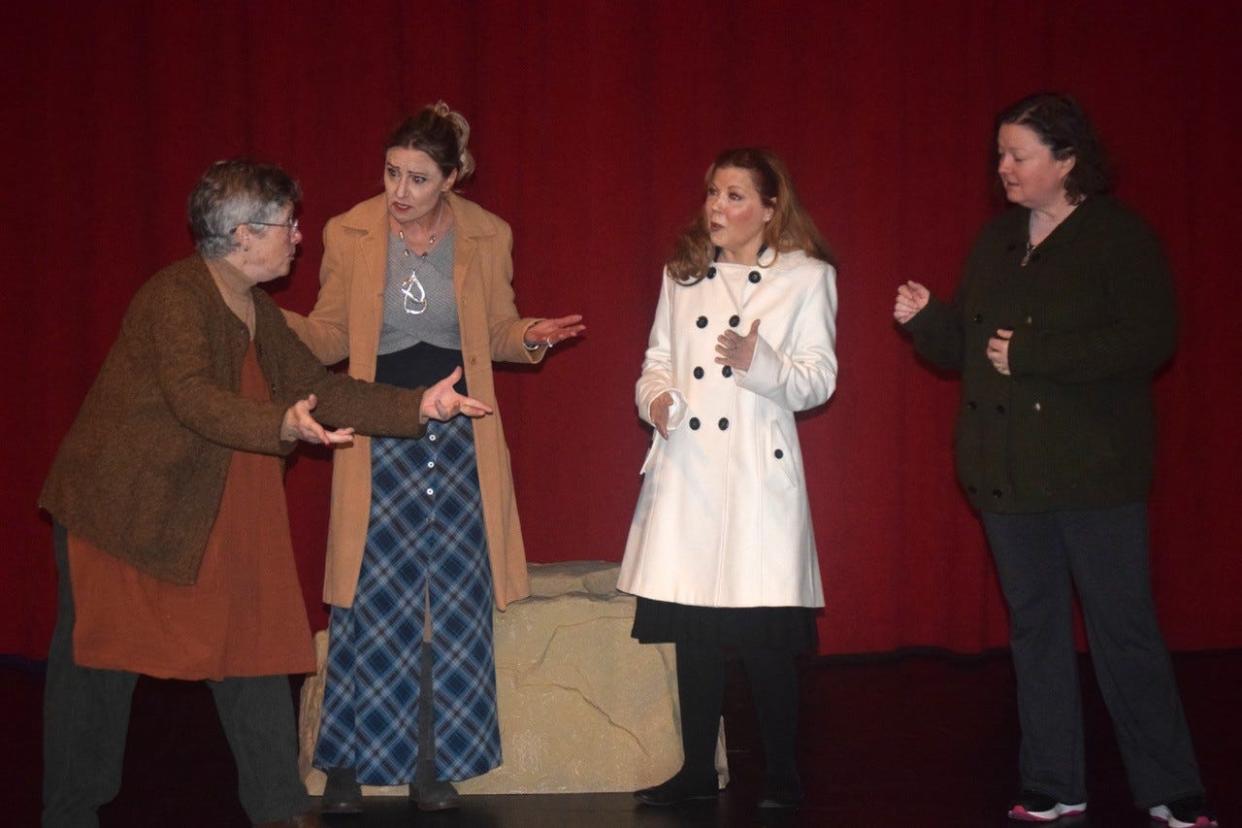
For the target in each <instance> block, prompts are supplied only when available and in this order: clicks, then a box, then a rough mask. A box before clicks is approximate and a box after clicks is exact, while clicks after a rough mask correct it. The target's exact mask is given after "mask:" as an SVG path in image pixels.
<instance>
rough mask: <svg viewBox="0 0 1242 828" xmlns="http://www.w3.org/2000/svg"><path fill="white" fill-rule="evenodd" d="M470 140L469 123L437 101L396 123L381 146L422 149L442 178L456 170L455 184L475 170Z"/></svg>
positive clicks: (462, 180) (442, 102) (443, 103)
mask: <svg viewBox="0 0 1242 828" xmlns="http://www.w3.org/2000/svg"><path fill="white" fill-rule="evenodd" d="M469 143H470V122H469V121H467V120H466V118H465V116H463V115H462V114H461V113H460V112H457V111H455V110H453V109H452V108H451V107H450V106H449V105H448V104H446V103H445V102H444V101H436V102H435V103H434V104H429V105H427V106H425V107H423V108H422V109H421V110H419V111H418V112H417V113H416V114H414V115H411V116H410V117H408V118H406V119H405V120H404V121H402V122H401V123H400V124H398V125H397V128H396V129H394V130H393V131H392V134H391V135H389V136H388V143H387V144H385V145H384V148H385V149H393V148H394V147H396V148H401V149H416V150H422V151H423V152H425V153H427V155H428V156H429V157H430V158H431V160H432V161H434V162H435V164H436V166H437V167H439V168H440V173H441V174H442V175H443V176H444V177H445V178H448V177H449V176H450V175H452V174H453V170H456V171H457V182H456V183H457V184H462V183H463V182H465V180H466V179H467V178H469V177H470V174H471V173H473V172H474V155H473V154H472V153H471V152H470V149H469V147H468V146H467V145H468V144H469Z"/></svg>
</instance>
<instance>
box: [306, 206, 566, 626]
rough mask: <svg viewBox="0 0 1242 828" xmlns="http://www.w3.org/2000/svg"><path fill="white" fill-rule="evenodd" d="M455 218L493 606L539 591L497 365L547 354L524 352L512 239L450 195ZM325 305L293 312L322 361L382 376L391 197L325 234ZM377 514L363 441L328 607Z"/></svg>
mask: <svg viewBox="0 0 1242 828" xmlns="http://www.w3.org/2000/svg"><path fill="white" fill-rule="evenodd" d="M448 199H449V206H450V207H451V208H452V210H453V215H454V218H455V220H456V230H455V242H454V246H453V286H454V290H455V293H456V296H457V316H458V320H459V323H460V326H461V351H462V359H463V362H464V365H465V373H466V383H467V385H468V386H469V389H470V396H472V397H474V398H476V399H479V400H482V401H483V402H485V403H487V404H488V405H490V406H492V408H493V409H495V413H493V414H490V415H488V416H486V417H481V418H478V419H476V420H474V421H473V425H474V445H475V452H476V456H477V463H478V473H479V488H480V489H481V491H482V501H483V522H484V525H485V527H486V530H487V547H488V557H489V559H490V562H491V567H492V581H493V584H494V594H495V600H496V605H497V606H498V607H499V608H501V609H504V608H505V606H506V605H508V603H509V602H510V601H515V600H517V599H519V598H524V597H526V596H527V595H529V594H530V586H529V583H528V579H527V574H526V553H525V549H524V548H523V545H522V529H521V525H520V524H519V522H518V513H517V502H516V500H515V499H514V494H513V475H512V473H511V471H510V467H509V449H508V447H507V446H506V445H505V437H504V431H503V429H502V427H501V421H500V410H499V408H497V406H496V391H495V387H494V383H493V381H492V361H493V360H499V361H505V362H523V363H532V362H539V361H540V360H542V359H543V356H544V353H545V349H544V348H543V347H540V348H539V349H538V350H535V351H530V350H527V348H526V346H525V345H524V344H523V341H522V337H523V335H524V334H525V332H526V329H527V328H529V327H530V326H531V325H533V324H534V323H535V322H536V321H538V320H536V319H532V318H522V317H520V316H518V312H517V308H516V307H515V305H514V299H513V287H512V284H511V283H512V280H513V259H512V255H511V253H512V248H513V235H512V232H511V231H510V229H509V225H508V224H506V223H505V222H504V221H503V220H502V219H500V218H499V217H497V216H495V215H492V214H491V213H489V212H487V211H486V210H484V209H483V208H482V207H479V206H478V205H477V204H474V203H473V202H470V201H467V200H466V199H464V198H461V197H459V196H457V195H454V194H450V195H449V196H448ZM323 247H324V254H323V264H322V266H321V268H320V273H319V281H320V289H319V298H318V300H317V301H316V302H315V308H314V310H312V311H311V313H310V315H309V316H301V315H299V314H296V313H292V312H289V311H286V312H285V316H286V319H287V320H288V322H289V326H290V327H291V328H292V329H293V330H294V331H295V332H296V333H297V334H298V336H299V337H301V338H302V341H303V342H305V343H306V344H307V346H309V347H310V349H311V351H312V352H313V353H314V354H315V356H317V357H318V358H319V359H320V360H321V361H322V362H323V363H324V364H327V365H331V364H334V363H336V362H340V361H341V360H343V359H345V358H346V357H349V375H350V376H352V377H356V378H358V379H365V380H373V379H374V378H375V360H376V354H377V352H378V349H379V336H380V327H381V324H382V321H383V306H382V301H383V292H384V279H385V270H386V267H387V259H388V211H387V207H386V205H385V203H384V196H383V194H381V195H378V196H375V197H374V198H371V199H368V200H366V201H364V202H362V203H360V204H358V205H356V206H355V207H354V208H353V209H351V210H349V211H348V212H346V213H343V214H342V215H339V216H336V217H335V218H333V219H331V220H330V221H329V222H328V224H327V227H325V228H324V245H323ZM370 507H371V441H370V440H368V439H367V438H365V437H356V438H355V439H354V443H353V445H351V446H348V447H344V448H339V449H337V451H336V452H335V454H334V459H333V467H332V513H331V517H330V519H329V524H328V550H327V564H326V570H325V573H324V592H323V598H324V601H325V602H327V603H329V604H333V605H335V606H341V607H348V606H351V605H352V604H353V601H354V591H355V588H356V587H357V585H358V574H359V572H360V571H361V568H362V554H363V550H364V548H365V546H366V535H367V523H368V519H369V517H370Z"/></svg>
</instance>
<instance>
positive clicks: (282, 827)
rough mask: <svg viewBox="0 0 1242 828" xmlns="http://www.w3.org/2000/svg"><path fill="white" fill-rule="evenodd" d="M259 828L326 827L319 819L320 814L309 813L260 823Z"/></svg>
mask: <svg viewBox="0 0 1242 828" xmlns="http://www.w3.org/2000/svg"><path fill="white" fill-rule="evenodd" d="M258 828H326V826H324V824H323V822H322V821H321V820H320V819H319V814H316V813H312V812H310V811H307V812H306V813H304V814H298V815H297V816H291V817H289V818H288V819H277V820H273V821H272V822H260V823H259V825H258Z"/></svg>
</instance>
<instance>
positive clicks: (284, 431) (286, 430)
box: [280, 394, 354, 446]
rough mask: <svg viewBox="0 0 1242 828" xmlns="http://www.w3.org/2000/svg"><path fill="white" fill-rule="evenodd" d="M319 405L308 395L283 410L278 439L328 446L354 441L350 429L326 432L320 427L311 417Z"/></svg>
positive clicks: (317, 400)
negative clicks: (283, 416) (283, 417)
mask: <svg viewBox="0 0 1242 828" xmlns="http://www.w3.org/2000/svg"><path fill="white" fill-rule="evenodd" d="M318 404H319V399H318V398H317V397H316V396H315V395H314V394H311V395H309V396H308V397H307V398H306V399H304V400H298V401H297V402H295V403H294V404H293V405H291V406H289V408H288V409H286V410H285V419H284V421H283V422H282V423H281V424H280V439H282V440H287V441H293V440H303V441H305V442H307V443H321V444H323V445H325V446H330V445H333V444H336V443H348V442H350V441H351V440H353V439H354V430H353V429H352V428H338V429H335V430H333V431H328V430H327V429H326V428H324V427H323V426H321V425H320V424H319V422H318V421H317V420H316V419H315V418H314V417H312V416H311V412H312V411H314V410H315V406H317V405H318Z"/></svg>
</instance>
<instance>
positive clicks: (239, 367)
mask: <svg viewBox="0 0 1242 828" xmlns="http://www.w3.org/2000/svg"><path fill="white" fill-rule="evenodd" d="M299 195H300V194H299V190H298V186H297V184H296V183H295V182H294V181H293V179H292V178H290V177H289V175H288V174H286V173H285V172H284V171H283V170H281V169H279V168H278V167H275V166H271V165H266V164H258V163H254V162H251V161H222V162H219V163H216V164H214V165H213V166H212V167H210V168H209V169H208V170H207V172H206V173H205V174H204V175H203V177H202V179H201V180H200V181H199V182H198V185H197V186H196V187H195V189H194V192H193V193H192V194H191V196H190V202H189V212H190V225H191V228H192V230H193V234H194V238H195V242H196V245H197V247H198V254H197V255H193V256H190V257H189V258H186V259H183V260H181V261H179V262H176V263H174V264H172V265H170V266H169V267H167V268H165V269H164V270H162V271H160V272H159V273H157V274H156V275H155V276H154V277H152V278H151V279H150V281H148V282H147V283H146V284H144V285H143V286H142V287H141V288H140V289H139V291H138V293H137V294H136V295H135V297H134V299H133V301H132V302H131V303H130V306H129V309H128V311H127V312H126V315H125V319H124V321H123V322H122V326H121V332H120V334H119V336H118V337H117V340H116V342H115V343H114V344H113V346H112V349H111V351H110V352H109V354H108V357H107V359H106V360H105V362H104V365H103V367H102V368H101V369H100V372H99V375H98V376H97V377H96V379H95V383H94V385H93V386H92V387H91V390H90V392H89V393H88V394H87V397H86V400H85V401H84V402H83V404H82V408H81V410H80V411H79V413H78V416H77V419H76V420H75V421H74V424H73V426H72V427H71V428H70V430H69V434H68V435H67V436H66V437H65V440H64V442H63V443H62V444H61V446H60V450H59V452H58V453H57V456H56V459H55V462H54V463H53V466H52V471H51V474H50V475H49V477H48V479H47V482H46V483H45V485H44V488H43V493H42V495H41V497H40V500H39V504H40V506H42V507H43V508H44V509H46V510H47V511H48V512H49V513H50V514H51V515H52V518H53V521H54V547H55V553H56V560H57V566H58V568H59V570H60V586H59V597H58V607H57V611H58V617H57V624H56V629H55V632H54V634H53V638H52V644H51V649H50V652H49V654H48V668H47V683H46V691H45V706H44V717H45V724H44V728H45V730H44V791H43V797H44V812H43V824H44V825H45V826H83V825H97V824H98V820H97V818H96V815H95V811H96V809H97V808H98V807H99V806H100V805H102V804H104V803H106V802H108V801H109V800H111V799H112V798H113V797H114V796H115V795H116V793H117V791H118V790H119V787H120V781H121V779H120V777H121V764H122V757H123V754H124V748H125V734H126V729H127V721H128V716H129V705H130V697H131V694H132V692H133V688H134V684H135V681H136V679H137V676H138V674H140V673H141V674H145V675H150V676H155V677H159V678H179V679H202V680H206V681H207V682H208V685H209V686H210V688H211V691H212V694H213V695H214V697H215V701H216V707H217V710H218V712H219V715H220V720H221V724H222V725H223V727H224V731H225V734H226V736H227V737H228V740H229V744H230V746H231V747H232V749H233V754H234V757H235V759H236V761H237V768H238V777H239V794H240V799H241V804H242V807H243V808H244V809H245V811H246V813H247V815H248V816H249V818H250V819H251V820H252V821H253V822H254V823H256V824H260V825H318V824H319V821H318V817H317V816H315V815H314V814H310V813H307V808H308V806H309V800H308V798H307V795H306V791H305V789H304V788H303V786H302V784H301V782H300V781H299V779H298V773H297V763H296V735H295V728H294V718H293V707H292V704H291V700H290V695H289V685H288V681H287V679H286V677H285V676H286V674H288V673H294V672H309V671H311V670H313V669H314V668H315V658H314V653H313V650H312V647H311V640H310V629H309V626H308V624H307V620H306V611H305V607H304V606H303V604H302V597H301V589H300V588H299V585H298V579H297V572H296V569H295V566H294V559H293V548H292V544H291V541H290V537H289V524H288V519H287V514H286V509H285V501H284V497H283V493H282V488H281V477H282V458H283V457H284V456H285V455H288V454H289V453H290V452H291V451H292V450H293V448H294V447H295V445H296V444H297V442H298V441H299V440H304V441H307V442H312V443H322V444H324V445H335V444H340V443H347V442H349V441H350V440H351V439H352V436H353V433H354V429H355V428H357V429H358V430H359V431H360V432H363V433H367V434H382V435H400V436H403V437H417V436H420V435H421V434H422V432H423V431H424V428H425V423H426V422H427V420H429V419H443V418H446V417H452V416H456V415H457V414H459V413H460V414H465V415H467V416H470V417H479V416H483V415H485V414H489V413H490V412H491V409H489V408H488V407H487V406H486V405H483V404H482V403H479V402H477V401H476V400H473V399H471V398H469V397H465V396H462V395H460V394H458V393H457V392H456V391H454V390H453V387H452V386H453V383H455V382H456V381H457V379H458V376H457V374H454V375H451V376H449V377H447V378H445V379H444V380H443V381H441V382H439V383H436V384H434V385H432V386H431V387H428V388H425V389H424V388H417V389H410V390H403V389H398V388H393V387H390V386H383V385H373V384H370V383H366V382H362V381H359V380H356V379H352V378H350V377H346V376H343V375H340V374H332V373H329V372H328V371H326V370H325V369H324V368H323V367H322V366H321V365H320V364H319V362H318V361H317V360H316V359H315V358H314V357H313V356H311V354H310V352H309V351H307V350H306V348H305V346H303V345H302V343H301V342H300V341H299V340H298V338H297V337H296V336H294V334H293V333H292V332H291V331H290V330H289V328H288V327H287V326H286V324H285V322H284V318H283V317H282V315H281V313H280V311H279V310H278V309H277V308H276V305H275V304H274V303H273V302H272V300H271V299H270V298H269V297H268V296H267V294H266V293H264V292H263V291H262V290H259V289H258V285H259V284H260V283H262V282H268V281H271V280H273V279H277V278H280V277H282V276H284V275H286V274H287V273H288V272H289V267H290V263H291V262H292V260H293V257H294V255H295V253H296V250H297V244H298V242H299V241H300V240H301V233H300V231H299V229H298V223H297V220H296V219H295V218H294V217H293V213H294V208H295V206H296V204H297V201H298V198H299ZM325 423H331V425H325ZM174 821H179V820H175V819H174Z"/></svg>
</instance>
